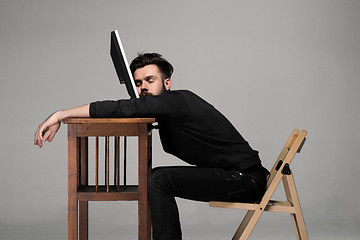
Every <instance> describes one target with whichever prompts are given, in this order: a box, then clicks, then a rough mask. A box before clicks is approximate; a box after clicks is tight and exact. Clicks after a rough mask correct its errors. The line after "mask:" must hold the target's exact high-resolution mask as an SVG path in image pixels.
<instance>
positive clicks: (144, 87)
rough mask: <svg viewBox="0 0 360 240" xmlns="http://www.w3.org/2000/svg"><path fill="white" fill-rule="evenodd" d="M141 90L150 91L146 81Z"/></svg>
mask: <svg viewBox="0 0 360 240" xmlns="http://www.w3.org/2000/svg"><path fill="white" fill-rule="evenodd" d="M141 90H149V88H148V84H147V82H146V81H144V82H143V83H142V84H141Z"/></svg>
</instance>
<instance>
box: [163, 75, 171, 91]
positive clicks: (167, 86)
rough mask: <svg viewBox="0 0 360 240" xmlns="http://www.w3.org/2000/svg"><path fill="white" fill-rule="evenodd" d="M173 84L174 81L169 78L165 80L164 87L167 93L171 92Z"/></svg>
mask: <svg viewBox="0 0 360 240" xmlns="http://www.w3.org/2000/svg"><path fill="white" fill-rule="evenodd" d="M171 84H172V81H171V79H170V78H167V79H165V80H164V86H165V89H166V91H169V90H170V88H171Z"/></svg>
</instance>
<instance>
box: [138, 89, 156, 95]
mask: <svg viewBox="0 0 360 240" xmlns="http://www.w3.org/2000/svg"><path fill="white" fill-rule="evenodd" d="M140 96H154V94H152V93H149V92H148V91H147V90H141V93H140Z"/></svg>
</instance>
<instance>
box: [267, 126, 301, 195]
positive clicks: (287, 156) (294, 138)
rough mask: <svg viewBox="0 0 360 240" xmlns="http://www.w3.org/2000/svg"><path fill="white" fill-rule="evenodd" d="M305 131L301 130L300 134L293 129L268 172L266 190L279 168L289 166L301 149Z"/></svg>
mask: <svg viewBox="0 0 360 240" xmlns="http://www.w3.org/2000/svg"><path fill="white" fill-rule="evenodd" d="M306 134H307V131H306V130H301V132H300V131H299V130H298V129H294V130H293V131H292V133H291V135H290V137H289V139H288V140H287V142H286V144H285V145H284V147H283V149H282V150H281V152H280V154H279V157H278V158H277V160H276V162H275V164H274V166H273V167H272V169H271V171H270V176H269V178H268V181H267V186H266V187H267V188H268V187H269V185H270V184H271V182H272V181H273V179H274V178H275V175H276V174H277V172H278V171H279V169H280V168H282V169H283V168H284V166H285V165H286V164H287V165H289V164H290V163H291V161H292V159H293V158H294V156H295V154H296V153H299V152H300V150H301V148H302V147H303V145H304V142H305V140H306V138H305V137H306Z"/></svg>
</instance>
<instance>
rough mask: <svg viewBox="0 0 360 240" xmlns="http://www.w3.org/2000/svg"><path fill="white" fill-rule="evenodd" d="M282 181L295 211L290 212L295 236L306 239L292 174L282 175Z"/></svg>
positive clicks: (302, 239) (300, 239)
mask: <svg viewBox="0 0 360 240" xmlns="http://www.w3.org/2000/svg"><path fill="white" fill-rule="evenodd" d="M283 183H284V188H285V193H286V197H287V199H288V201H290V202H291V203H292V204H293V206H294V209H295V213H293V214H291V217H292V220H293V224H294V228H295V232H296V237H297V239H299V240H308V239H309V236H308V234H307V231H306V226H305V221H304V216H303V213H302V211H301V205H300V200H299V196H298V194H297V191H296V186H295V181H294V176H293V175H292V174H290V175H285V176H284V177H283Z"/></svg>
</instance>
